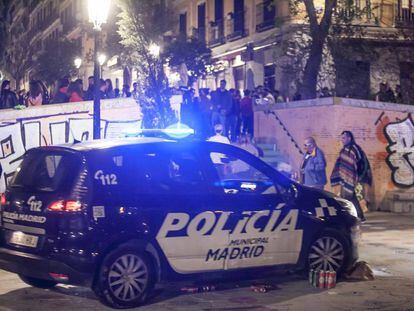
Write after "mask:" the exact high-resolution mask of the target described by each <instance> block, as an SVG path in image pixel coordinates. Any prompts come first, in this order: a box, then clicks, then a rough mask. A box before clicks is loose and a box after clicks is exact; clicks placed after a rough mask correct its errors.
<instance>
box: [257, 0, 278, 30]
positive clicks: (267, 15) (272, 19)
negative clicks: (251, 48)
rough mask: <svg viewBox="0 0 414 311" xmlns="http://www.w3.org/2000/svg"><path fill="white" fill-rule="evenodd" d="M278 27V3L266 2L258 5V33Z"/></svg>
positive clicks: (268, 0) (272, 0)
mask: <svg viewBox="0 0 414 311" xmlns="http://www.w3.org/2000/svg"><path fill="white" fill-rule="evenodd" d="M273 27H276V3H275V1H274V0H264V1H263V2H262V3H259V4H257V5H256V31H257V32H262V31H265V30H268V29H271V28H273Z"/></svg>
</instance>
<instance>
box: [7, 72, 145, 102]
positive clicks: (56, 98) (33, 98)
mask: <svg viewBox="0 0 414 311" xmlns="http://www.w3.org/2000/svg"><path fill="white" fill-rule="evenodd" d="M137 88H138V84H137V83H134V84H133V90H132V92H131V91H130V87H129V85H127V84H125V85H124V86H123V88H122V90H119V89H118V88H114V87H113V84H112V81H111V79H106V80H103V79H99V96H100V98H101V99H108V98H117V97H131V96H132V97H134V98H135V97H137V96H138V90H137ZM55 89H56V91H55V92H54V93H53V94H52V95H51V96H50V95H49V92H48V89H47V87H46V86H45V84H44V83H43V82H42V81H40V80H32V81H30V83H29V91H28V92H26V91H24V90H21V91H18V92H14V91H12V89H11V84H10V81H9V80H4V81H3V82H2V84H1V92H0V109H10V108H14V107H16V106H26V107H33V106H41V105H47V104H60V103H68V102H80V101H85V100H93V99H94V92H95V89H94V77H93V76H90V77H89V78H88V86H87V88H86V89H85V90H84V87H83V81H82V79H76V80H74V81H70V79H69V78H67V77H65V78H61V79H59V80H58V81H57V82H56V87H55Z"/></svg>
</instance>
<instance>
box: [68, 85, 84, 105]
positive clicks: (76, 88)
mask: <svg viewBox="0 0 414 311" xmlns="http://www.w3.org/2000/svg"><path fill="white" fill-rule="evenodd" d="M68 95H69V102H71V103H77V102H81V101H83V97H82V87H81V85H80V83H79V82H77V81H75V82H71V83H69V87H68Z"/></svg>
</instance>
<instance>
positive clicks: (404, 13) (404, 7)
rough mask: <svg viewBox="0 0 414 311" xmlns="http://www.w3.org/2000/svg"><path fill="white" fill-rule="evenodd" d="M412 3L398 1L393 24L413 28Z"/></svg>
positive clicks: (413, 10) (403, 0) (413, 13)
mask: <svg viewBox="0 0 414 311" xmlns="http://www.w3.org/2000/svg"><path fill="white" fill-rule="evenodd" d="M413 2H414V1H413V0H398V1H397V12H396V16H395V22H396V25H397V26H406V27H407V26H408V27H414V3H413Z"/></svg>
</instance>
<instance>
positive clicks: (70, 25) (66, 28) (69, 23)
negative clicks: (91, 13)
mask: <svg viewBox="0 0 414 311" xmlns="http://www.w3.org/2000/svg"><path fill="white" fill-rule="evenodd" d="M75 26H76V20H75V19H68V20H66V21H64V22H62V31H63V33H64V34H67V33H69V32H71V31H72V30H73V29H74V28H75Z"/></svg>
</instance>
